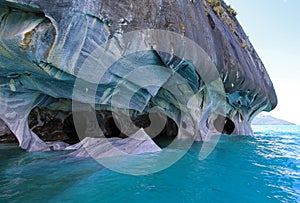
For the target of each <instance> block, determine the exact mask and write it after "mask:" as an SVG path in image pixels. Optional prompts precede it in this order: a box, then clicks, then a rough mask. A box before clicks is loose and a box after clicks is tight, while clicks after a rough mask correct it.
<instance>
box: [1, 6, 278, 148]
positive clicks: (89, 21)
mask: <svg viewBox="0 0 300 203" xmlns="http://www.w3.org/2000/svg"><path fill="white" fill-rule="evenodd" d="M235 15H236V12H235V11H234V10H233V9H232V8H231V7H229V6H227V5H226V4H225V3H224V2H223V1H221V0H214V1H211V0H206V1H205V0H202V1H201V0H193V1H189V0H172V1H169V0H168V1H167V0H165V1H156V0H121V1H120V0H93V1H92V0H52V1H46V0H0V119H1V120H2V121H4V122H5V124H6V125H7V127H8V128H9V129H10V130H11V132H12V133H13V134H14V135H15V136H16V137H17V139H18V142H19V144H20V147H21V148H23V149H26V150H28V151H37V150H50V149H63V148H65V147H66V146H67V145H65V144H62V143H61V142H58V143H55V142H46V141H53V140H52V139H51V138H49V136H48V137H47V136H43V133H44V134H47V133H48V134H49V133H50V134H51V133H53V132H54V131H55V130H57V129H58V131H59V133H58V134H60V135H59V136H58V140H68V139H69V138H68V137H66V136H67V135H68V134H72V132H73V131H72V129H70V128H71V127H72V126H73V128H74V126H75V125H74V123H72V122H73V119H70V118H71V117H72V115H73V114H74V112H85V114H88V113H87V112H90V111H93V109H95V110H97V112H98V113H97V119H96V120H97V121H99V125H100V127H101V129H102V130H103V131H105V132H104V134H105V133H106V134H108V135H110V136H112V134H114V133H116V132H115V130H116V129H115V127H116V126H118V125H120V124H121V126H123V128H124V126H125V129H121V130H120V131H118V132H117V133H116V134H118V135H117V137H122V136H123V135H124V137H127V136H128V135H130V134H134V133H135V132H136V131H137V130H132V129H133V127H132V125H133V124H134V125H135V126H136V127H137V129H139V128H145V131H147V126H149V125H150V124H149V123H151V122H149V115H150V114H151V109H153V107H157V109H159V110H158V113H156V115H158V117H160V116H159V115H160V114H165V115H166V116H167V119H168V120H171V121H173V124H172V125H174V123H175V124H176V128H177V129H175V127H172V125H171V124H170V123H172V122H167V126H165V127H164V129H167V130H165V131H168V129H169V131H168V132H171V131H174V132H175V133H179V134H185V135H187V136H185V137H188V136H191V137H193V139H195V140H205V137H206V135H205V134H206V133H208V129H209V128H211V127H215V129H216V130H217V131H218V132H219V133H225V134H226V133H227V134H230V133H234V134H241V135H251V134H252V130H251V126H250V123H251V120H252V119H253V118H254V117H255V116H256V115H257V114H258V113H260V112H261V111H271V110H272V109H274V108H275V106H276V104H277V98H276V94H275V91H274V88H273V85H272V82H271V80H270V78H269V76H268V74H267V72H266V69H265V67H264V65H263V63H262V61H261V60H260V58H259V56H258V55H257V53H256V52H255V50H254V48H253V46H252V45H251V43H250V42H249V39H248V37H247V36H246V35H245V33H244V31H243V29H242V27H241V26H240V24H239V23H238V21H237V20H236V18H235ZM149 30H150V31H151V30H160V31H169V32H172V33H177V34H178V35H179V36H181V37H182V41H184V40H185V39H189V40H191V41H193V42H195V43H196V44H197V45H198V46H199V47H201V49H202V50H203V53H205V54H207V57H208V58H209V60H210V61H211V63H212V64H213V65H214V66H215V67H216V70H217V72H218V75H219V79H218V81H221V86H222V87H220V89H222V88H223V90H224V91H223V92H224V94H222V95H221V96H220V97H222V96H224V101H225V107H224V109H225V111H224V112H223V113H222V114H220V115H218V113H214V110H215V109H216V108H215V106H216V104H218V100H219V97H218V96H213V93H211V92H210V91H209V90H208V86H209V84H208V83H209V81H208V82H207V81H205V78H204V77H203V75H200V74H201V73H200V74H199V70H198V69H197V68H198V67H196V65H195V61H189V60H187V59H186V58H185V57H183V58H181V57H178V56H177V55H176V53H183V55H187V54H191V53H192V54H193V55H194V56H195V57H196V58H197V54H199V53H198V52H194V51H195V50H193V49H192V50H189V49H186V48H185V49H183V48H182V46H181V45H180V43H182V42H180V41H179V42H178V41H176V43H179V44H172V43H174V41H172V39H170V38H168V37H165V36H163V35H161V36H160V37H161V38H163V39H164V41H163V44H166V45H169V44H172V45H171V46H169V47H171V48H169V50H166V52H162V51H161V50H159V49H158V48H157V47H159V46H161V45H160V44H161V43H159V44H157V45H153V44H151V40H150V41H149V38H148V37H147V36H148V35H147V34H148V31H149ZM134 31H135V32H137V33H139V35H134V36H136V38H135V37H132V38H127V39H126V40H124V39H123V37H124V36H125V35H126V34H127V33H130V32H134ZM169 32H167V33H169ZM164 37H165V38H164ZM150 38H151V37H150ZM158 38H159V37H158ZM156 40H159V39H156ZM177 45H178V46H177ZM179 45H180V46H179ZM138 46H145V47H147V48H148V50H145V51H139V52H136V53H130V52H129V51H128V52H126V51H127V50H128V47H129V49H130V48H132V47H138ZM100 47H105V51H106V52H108V53H110V54H111V53H116V52H118V53H120V55H121V56H122V57H120V59H119V60H118V61H115V63H112V64H110V65H111V66H110V67H107V69H106V70H105V73H104V75H103V77H101V78H100V79H101V80H100V81H97V76H98V75H100V73H99V68H94V69H93V67H94V66H95V67H96V66H97V65H98V64H101V63H105V62H106V61H107V60H108V61H109V59H108V57H106V56H109V54H108V55H103V56H101V55H97V53H95V50H97V49H99V48H100ZM167 47H168V46H167ZM167 49H168V48H167ZM122 54H124V55H122ZM200 60H201V57H200ZM87 61H88V62H89V63H90V66H89V67H88V69H87V70H88V71H86V72H84V71H82V69H83V67H85V66H86V63H87ZM203 64H204V66H205V63H203ZM207 64H209V63H207ZM146 66H147V67H153V69H152V70H153V71H152V72H151V74H152V75H151V76H150V75H149V74H148V73H147V72H143V71H139V70H143V69H141V67H146ZM155 67H161V68H160V69H157V68H155ZM162 67H163V68H162ZM202 68H203V67H202ZM209 71H210V69H209V70H208V72H209ZM100 72H101V70H100ZM131 72H135V73H138V75H135V78H134V79H133V80H130V79H128V77H127V75H128V74H129V73H131ZM173 75H177V76H180V77H181V78H184V79H185V80H186V81H185V82H183V81H181V80H178V79H176V77H175V76H173ZM204 75H205V74H204ZM149 80H152V81H151V82H149ZM78 81H80V82H79V83H78V84H81V85H82V86H79V87H78V84H77V82H78ZM145 81H148V82H149V84H150V85H149V86H147V87H145V86H144V85H145V84H144V83H143V82H145ZM153 84H156V86H154V85H153ZM184 85H187V86H189V87H188V88H189V89H190V90H191V91H192V93H193V94H194V96H193V95H191V94H190V92H191V91H186V90H185V89H184V88H186V87H185V86H184ZM219 85H220V84H219ZM120 86H121V87H120ZM182 86H184V87H182ZM74 87H75V89H76V91H75V93H76V94H74ZM181 88H183V89H181ZM93 91H94V93H95V94H94V96H93V97H90V95H89V92H93ZM119 92H121V93H122V95H121V97H120V99H119V100H117V101H115V102H113V101H112V100H113V97H114V95H116V94H118V93H119ZM187 92H188V93H187ZM74 95H75V96H74ZM216 95H218V93H216ZM128 97H130V98H128ZM191 98H192V100H193V106H194V108H193V112H191V109H190V108H188V107H187V106H188V105H189V102H190V101H191ZM91 100H93V102H94V105H87V104H88V103H90V102H89V101H91ZM127 100H128V103H126V101H127ZM124 102H125V103H124ZM74 103H79V104H82V106H83V107H82V108H77V107H78V106H80V105H76V108H74ZM72 104H73V108H72ZM88 106H90V107H91V108H90V109H89V108H88ZM33 109H34V110H33ZM91 109H92V110H91ZM45 111H47V112H50V113H45ZM112 111H113V112H114V114H115V115H116V116H115V117H116V118H119V119H117V120H118V121H115V122H114V121H113V120H114V119H112V113H111V112H112ZM124 111H125V112H127V111H128V112H129V114H130V119H131V121H132V122H130V121H129V120H130V119H129V120H128V119H126V116H125V118H124V116H123V114H124V113H123V112H124ZM59 112H60V113H59ZM72 112H73V114H72ZM103 112H106V113H103ZM107 112H110V113H107ZM30 115H31V116H30ZM39 115H44V116H42V117H44V119H42V121H41V119H40V118H41V117H40V116H39ZM47 115H50V117H49V116H47ZM29 116H30V117H31V119H28V117H29ZM70 116H71V117H70ZM46 117H47V118H48V120H49V119H50V120H51V119H52V122H50V121H47V119H46ZM83 117H84V116H83ZM86 117H88V116H86ZM86 117H85V118H86ZM98 117H99V119H98ZM162 117H163V116H162ZM53 119H54V121H53ZM55 119H56V120H55ZM158 120H159V119H158ZM161 120H162V121H163V120H164V119H161ZM46 121H47V122H46ZM66 121H68V122H66ZM84 121H86V126H85V127H84V128H87V126H90V128H92V129H93V128H94V127H93V126H92V125H91V122H89V120H88V118H87V119H85V120H84ZM127 122H128V123H127ZM47 123H48V124H49V123H51V124H49V125H50V126H48V127H47V126H43V125H45V124H47ZM68 123H69V124H68ZM81 123H82V122H81ZM106 123H107V124H106ZM118 123H119V124H118ZM117 124H118V125H117ZM169 124H170V126H171V127H170V126H168V125H169ZM0 125H1V126H4V124H0ZM101 125H102V126H101ZM220 125H221V127H220ZM64 126H65V127H64ZM70 126H71V127H70ZM30 127H31V128H32V129H30ZM56 128H57V129H56ZM1 129H6V128H5V127H3V128H1ZM63 129H66V130H65V131H64V130H63ZM73 130H74V129H73ZM3 131H5V132H7V129H6V130H3ZM34 131H35V133H34ZM124 131H125V132H124ZM148 131H149V130H148ZM0 132H2V131H0ZM174 132H173V133H174ZM74 133H76V131H74ZM147 133H148V134H149V135H150V136H151V137H152V135H151V132H147ZM79 134H80V133H79ZM164 134H168V133H166V132H165V133H164ZM89 135H92V133H91V134H87V136H89ZM95 136H97V135H95ZM42 137H44V138H42ZM92 137H93V136H92ZM112 137H113V136H112ZM70 143H71V144H73V143H72V142H70Z"/></svg>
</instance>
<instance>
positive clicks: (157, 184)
mask: <svg viewBox="0 0 300 203" xmlns="http://www.w3.org/2000/svg"><path fill="white" fill-rule="evenodd" d="M254 130H255V136H254V137H241V136H226V137H225V136H224V137H222V138H221V140H220V141H219V143H218V145H217V146H216V148H215V150H214V151H213V153H212V154H211V155H210V156H209V157H208V158H207V159H205V160H204V161H199V160H198V154H199V150H200V148H201V143H195V144H194V145H193V146H192V148H191V149H190V151H189V152H188V153H187V154H186V155H185V156H184V157H183V158H182V159H181V160H180V161H178V162H177V163H175V164H174V165H172V166H171V167H169V168H167V169H166V170H164V171H161V172H158V173H155V174H150V175H146V176H131V175H124V174H119V173H117V172H113V171H111V170H109V169H106V168H104V167H102V166H100V165H99V164H98V163H97V162H96V161H94V160H92V159H79V158H74V157H73V158H70V157H69V158H66V154H67V153H68V152H42V153H40V152H39V153H26V152H23V151H22V150H20V149H19V148H18V147H17V146H16V145H7V144H1V145H0V202H62V201H63V202H143V203H145V202H300V126H261V127H258V126H255V127H254ZM143 156H145V157H144V158H145V166H147V165H149V167H151V163H152V162H151V157H153V154H146V155H143ZM156 156H157V155H156Z"/></svg>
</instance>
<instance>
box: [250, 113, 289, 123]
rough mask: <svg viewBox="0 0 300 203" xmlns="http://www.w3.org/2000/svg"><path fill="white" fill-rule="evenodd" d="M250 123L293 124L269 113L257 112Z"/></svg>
mask: <svg viewBox="0 0 300 203" xmlns="http://www.w3.org/2000/svg"><path fill="white" fill-rule="evenodd" d="M252 125H295V124H294V123H291V122H288V121H285V120H282V119H279V118H275V117H273V116H270V115H264V114H259V115H258V116H256V117H255V118H254V119H253V121H252Z"/></svg>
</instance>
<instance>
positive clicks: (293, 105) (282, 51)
mask: <svg viewBox="0 0 300 203" xmlns="http://www.w3.org/2000/svg"><path fill="white" fill-rule="evenodd" d="M225 2H226V3H227V4H230V5H232V7H233V8H234V9H235V10H236V11H237V13H238V15H237V18H238V20H239V22H240V24H241V25H242V27H243V28H244V31H245V32H246V34H247V35H249V39H250V41H251V43H252V44H253V46H254V48H255V50H256V51H257V53H258V55H259V56H260V58H261V59H262V61H263V63H264V65H265V67H266V69H267V71H268V73H269V75H270V77H271V79H272V81H273V84H274V87H275V90H276V93H277V97H278V106H277V108H276V109H275V110H273V111H272V112H271V113H270V114H271V115H272V116H275V117H277V118H281V119H284V120H287V121H290V122H293V123H296V124H299V125H300V106H299V105H300V20H299V10H300V0H225Z"/></svg>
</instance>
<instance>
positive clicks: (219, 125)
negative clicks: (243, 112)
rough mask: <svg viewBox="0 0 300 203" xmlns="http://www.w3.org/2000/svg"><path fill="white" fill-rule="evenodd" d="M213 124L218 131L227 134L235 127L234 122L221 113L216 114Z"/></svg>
mask: <svg viewBox="0 0 300 203" xmlns="http://www.w3.org/2000/svg"><path fill="white" fill-rule="evenodd" d="M213 125H214V127H215V129H216V130H217V131H218V132H220V133H222V134H227V135H231V134H232V133H233V131H234V129H235V124H234V122H233V121H232V120H231V119H230V118H228V117H225V116H221V115H218V117H217V118H216V119H215V120H214V123H213Z"/></svg>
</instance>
